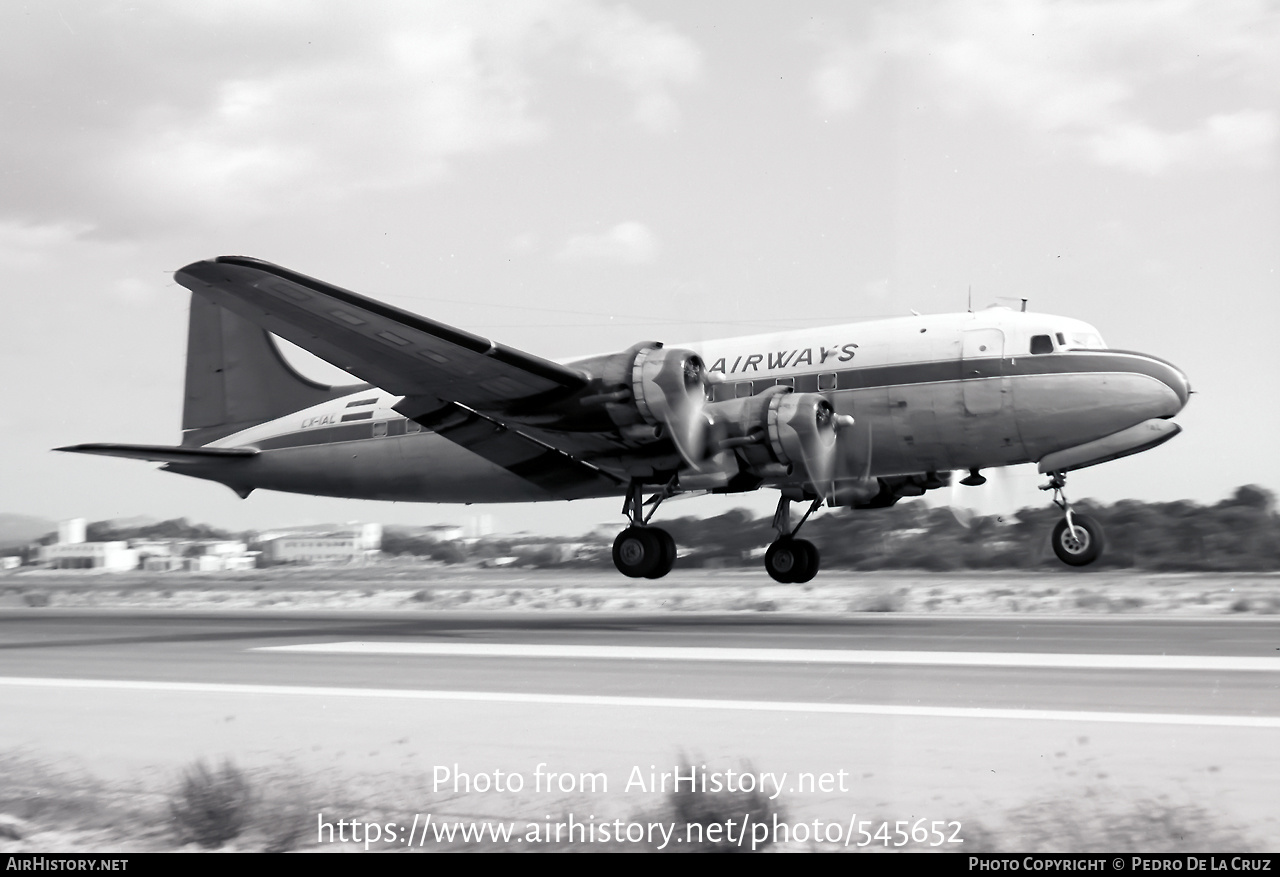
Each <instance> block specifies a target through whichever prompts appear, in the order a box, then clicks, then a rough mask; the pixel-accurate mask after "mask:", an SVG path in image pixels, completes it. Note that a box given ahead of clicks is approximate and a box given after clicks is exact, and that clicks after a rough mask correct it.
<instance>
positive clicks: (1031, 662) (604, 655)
mask: <svg viewBox="0 0 1280 877" xmlns="http://www.w3.org/2000/svg"><path fill="white" fill-rule="evenodd" d="M252 651H257V652H304V653H310V654H325V655H405V656H420V657H432V658H570V659H573V660H584V661H595V660H632V661H733V662H751V663H767V664H906V665H916V666H919V665H928V666H946V667H1050V668H1054V667H1056V668H1068V669H1083V670H1218V671H1238V670H1267V671H1271V672H1280V658H1237V657H1222V656H1218V655H1073V654H1034V653H1016V654H1015V653H1006V652H904V651H872V650H846V649H716V648H687V647H669V646H596V645H589V646H569V645H539V644H535V643H422V642H341V643H302V644H298V645H291V646H262V647H259V648H256V649H253V650H252Z"/></svg>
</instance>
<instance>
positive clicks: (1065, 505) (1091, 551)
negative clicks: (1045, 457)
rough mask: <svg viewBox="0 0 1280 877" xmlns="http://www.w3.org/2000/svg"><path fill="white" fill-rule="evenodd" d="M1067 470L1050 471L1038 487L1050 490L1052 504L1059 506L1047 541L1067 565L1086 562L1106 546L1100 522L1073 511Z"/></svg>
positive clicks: (1085, 564) (1086, 564)
mask: <svg viewBox="0 0 1280 877" xmlns="http://www.w3.org/2000/svg"><path fill="white" fill-rule="evenodd" d="M1066 486H1067V474H1066V473H1065V472H1054V473H1053V474H1052V475H1051V476H1050V478H1049V483H1048V484H1046V485H1044V486H1043V487H1041V488H1040V489H1041V490H1052V491H1053V504H1054V505H1056V506H1057V507H1058V508H1060V509H1062V520H1061V521H1059V522H1058V523H1057V524H1056V525H1054V528H1053V536H1052V538H1051V540H1050V541H1051V544H1052V545H1053V553H1054V554H1055V555H1057V557H1058V560H1060V561H1062V562H1063V563H1065V564H1066V565H1067V566H1088V565H1089V564H1091V563H1093V562H1094V561H1095V560H1097V559H1098V558H1099V557H1101V556H1102V550H1103V548H1104V547H1105V546H1106V542H1105V539H1104V538H1103V535H1102V525H1101V524H1099V523H1098V522H1097V521H1095V520H1094V519H1093V518H1091V517H1089V516H1088V515H1077V514H1076V513H1075V512H1074V511H1072V509H1071V503H1070V502H1068V501H1067V494H1066Z"/></svg>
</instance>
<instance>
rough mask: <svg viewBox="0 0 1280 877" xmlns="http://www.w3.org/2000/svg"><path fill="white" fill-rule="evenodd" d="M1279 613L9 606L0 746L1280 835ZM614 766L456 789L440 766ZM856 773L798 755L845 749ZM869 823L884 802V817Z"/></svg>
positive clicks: (835, 811) (520, 798)
mask: <svg viewBox="0 0 1280 877" xmlns="http://www.w3.org/2000/svg"><path fill="white" fill-rule="evenodd" d="M1278 649H1280V621H1273V620H1270V619H1265V618H1264V619H1237V618H1226V619H1222V620H1193V621H1184V620H1177V621H1166V620H1156V619H1132V618H1124V619H1116V618H1108V619H1098V618H1089V619H1052V618H1035V619H1016V618H938V617H928V618H924V617H904V616H890V615H881V616H864V617H856V618H851V619H845V620H837V621H827V620H816V619H813V618H801V617H777V616H763V615H751V616H744V615H724V616H701V615H698V616H695V615H688V616H684V615H674V614H673V615H662V616H649V617H640V616H634V615H612V616H606V615H599V614H595V615H593V614H581V615H542V614H535V613H520V614H516V613H509V614H499V613H472V614H452V613H426V612H423V613H419V614H412V615H410V614H405V613H401V614H385V615H382V614H380V615H359V616H356V615H344V614H341V613H312V614H306V615H299V614H285V613H280V614H270V613H261V612H259V613H239V614H234V613H232V614H225V615H210V614H207V613H200V614H194V613H192V614H183V613H125V612H117V613H102V612H97V613H78V612H75V611H62V612H60V611H56V610H44V611H41V610H28V611H15V612H6V613H2V614H0V667H2V668H3V671H2V672H0V709H3V714H4V715H5V716H6V717H7V718H6V719H5V720H3V721H0V748H2V749H4V750H7V751H15V750H17V751H22V752H27V753H31V754H33V755H40V756H42V757H47V758H50V759H55V760H58V761H60V762H61V761H65V762H67V763H75V764H78V765H80V766H83V767H84V768H85V769H87V770H90V771H93V772H94V773H96V774H97V775H100V776H106V777H137V776H139V775H152V776H164V775H165V774H166V772H167V773H168V774H169V775H172V774H173V773H174V772H175V771H176V770H177V769H178V768H180V767H181V766H182V765H184V764H186V763H187V762H188V761H190V760H191V759H193V758H195V757H200V756H205V757H222V756H231V757H234V758H235V759H236V760H237V761H239V762H241V763H243V764H247V765H263V766H270V765H272V764H279V763H281V762H282V761H288V762H289V763H291V764H294V765H297V766H299V769H302V770H305V771H308V772H321V771H324V772H329V773H336V774H337V775H340V776H344V777H352V778H354V777H362V776H375V775H376V776H379V777H381V778H382V781H385V780H386V778H387V777H388V776H390V777H399V778H402V780H403V783H402V784H403V786H404V788H405V789H406V790H407V791H408V793H409V794H410V797H412V796H414V795H417V796H422V797H420V798H419V800H421V801H422V802H423V803H422V804H421V806H424V807H425V806H427V805H428V804H431V805H432V806H445V805H444V804H442V803H441V802H442V801H447V802H448V806H449V807H453V808H454V809H455V810H456V809H457V808H459V807H461V808H462V809H463V810H471V811H475V810H476V809H479V810H481V811H483V812H489V813H493V812H496V811H495V808H507V809H510V810H513V811H519V813H520V814H521V815H528V814H534V813H535V811H536V815H538V816H541V815H542V811H548V812H552V811H550V810H548V808H555V807H559V808H563V807H565V806H591V807H593V808H595V809H597V810H599V809H606V810H607V809H609V808H614V809H617V810H620V811H627V810H629V809H634V808H636V807H641V806H644V805H645V802H646V801H647V800H649V799H650V798H652V793H651V792H649V791H647V790H641V789H635V788H632V789H629V790H628V789H627V786H626V780H627V778H628V777H630V776H631V775H632V774H633V772H634V770H635V769H636V768H637V767H639V768H643V769H644V770H648V769H649V768H650V767H661V766H663V765H665V766H666V769H670V768H671V767H672V766H673V765H675V764H676V763H677V762H679V761H680V760H681V759H682V758H686V759H696V760H698V761H704V762H706V763H708V764H713V765H714V764H720V765H731V766H733V765H738V764H739V763H740V762H741V761H742V760H743V759H747V760H750V762H751V763H752V764H753V765H754V766H755V767H756V768H757V769H759V770H768V771H778V772H780V773H781V772H785V773H788V774H789V775H790V776H791V777H792V778H793V784H792V786H790V787H788V789H786V790H785V794H784V795H783V797H784V798H785V804H786V806H787V808H788V812H789V813H792V814H796V815H800V816H822V817H823V818H831V819H836V820H840V819H842V818H843V817H845V816H847V815H848V813H850V812H853V811H857V812H861V813H868V814H873V815H875V818H877V819H879V818H883V819H889V820H894V819H907V818H909V817H910V818H913V819H914V818H918V817H929V818H931V819H946V820H960V821H964V820H968V821H970V822H971V823H972V822H973V821H975V820H977V821H982V822H983V823H984V824H992V823H998V822H999V821H1000V820H1001V819H1003V818H1006V817H1007V816H1008V814H1009V813H1010V812H1014V811H1016V810H1017V809H1018V808H1019V807H1024V806H1026V805H1027V804H1028V802H1034V801H1038V800H1043V799H1046V798H1054V797H1055V796H1063V797H1065V798H1070V799H1078V798H1079V796H1081V795H1083V794H1094V795H1097V794H1099V793H1100V792H1101V793H1104V794H1105V796H1106V797H1107V798H1109V799H1118V798H1123V799H1125V800H1128V799H1137V798H1142V797H1154V796H1159V795H1165V796H1169V798H1170V800H1173V801H1174V802H1175V803H1185V804H1187V805H1191V806H1195V807H1199V808H1204V809H1205V810H1206V811H1207V812H1209V813H1213V814H1215V815H1216V816H1220V818H1222V819H1223V820H1225V821H1227V822H1228V823H1230V824H1232V825H1239V826H1242V827H1246V828H1248V829H1249V831H1250V832H1251V834H1252V836H1254V837H1260V838H1262V839H1263V840H1264V841H1270V845H1271V846H1274V845H1275V841H1276V840H1277V839H1280V830H1277V827H1278V826H1280V805H1277V803H1276V802H1275V801H1274V792H1273V790H1274V789H1275V788H1276V787H1277V782H1280V755H1278V754H1277V753H1278V752H1280V747H1277V746H1276V743H1277V741H1278V740H1280V651H1278ZM540 764H544V765H550V766H552V767H553V768H554V769H555V770H557V771H562V772H568V773H573V774H576V775H580V774H584V773H587V772H599V773H602V774H603V775H604V776H606V777H608V778H609V780H610V781H611V784H610V786H609V789H608V792H607V794H606V795H604V796H596V798H595V799H593V800H591V801H583V800H582V799H581V798H580V797H575V794H576V792H575V793H574V794H568V796H567V797H566V794H567V793H562V792H561V791H560V790H554V792H555V793H554V794H544V795H539V794H530V793H529V792H528V791H527V790H526V791H525V792H523V793H521V794H506V795H501V794H497V793H492V792H491V793H488V794H487V795H484V796H475V795H472V796H465V795H464V796H462V797H461V798H460V797H459V796H457V795H454V794H451V795H444V796H443V797H441V794H442V793H440V790H438V789H435V788H432V787H430V782H429V780H430V778H431V777H432V776H433V772H434V771H435V770H436V769H437V768H438V767H440V766H446V767H448V768H449V769H451V770H454V769H456V770H460V771H463V772H470V773H477V774H479V773H490V772H492V771H495V770H502V771H508V772H517V773H522V774H527V775H530V776H532V774H533V772H534V771H535V770H536V769H537V768H538V765H540ZM842 771H843V772H844V774H845V775H846V776H847V777H848V778H849V780H848V782H847V783H846V784H845V785H846V787H845V788H844V789H843V790H838V789H828V790H826V791H822V790H819V789H808V790H805V791H802V790H800V788H799V787H798V786H795V785H794V778H795V777H797V776H799V775H800V774H802V773H808V774H811V775H814V776H817V775H824V774H825V775H830V776H832V777H834V776H835V775H837V774H838V773H839V772H842ZM868 818H871V816H870V815H869V816H868Z"/></svg>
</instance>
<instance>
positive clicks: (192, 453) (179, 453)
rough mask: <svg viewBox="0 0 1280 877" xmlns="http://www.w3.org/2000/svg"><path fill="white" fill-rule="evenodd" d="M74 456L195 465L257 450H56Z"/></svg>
mask: <svg viewBox="0 0 1280 877" xmlns="http://www.w3.org/2000/svg"><path fill="white" fill-rule="evenodd" d="M54 450H55V451H67V452H68V453H72V454H98V455H99V456H103V457H125V458H127V459H130V460H153V461H155V462H157V463H194V462H197V461H199V460H214V459H217V460H227V459H234V458H236V457H252V456H253V455H255V454H257V453H258V449H257V448H175V447H172V446H170V445H117V444H110V443H106V442H97V443H94V444H87V445H69V446H67V447H65V448H54Z"/></svg>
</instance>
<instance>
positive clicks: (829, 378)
mask: <svg viewBox="0 0 1280 877" xmlns="http://www.w3.org/2000/svg"><path fill="white" fill-rule="evenodd" d="M835 388H836V376H835V373H834V372H832V373H831V374H825V375H818V389H819V390H834V389H835Z"/></svg>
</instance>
